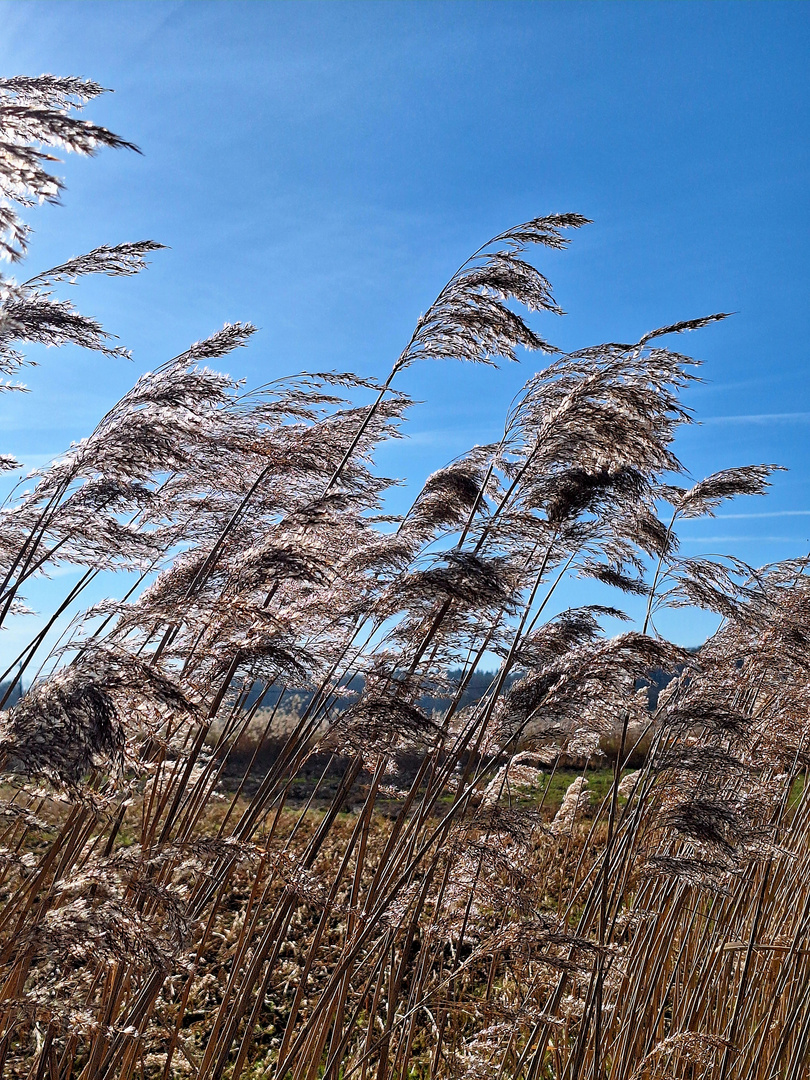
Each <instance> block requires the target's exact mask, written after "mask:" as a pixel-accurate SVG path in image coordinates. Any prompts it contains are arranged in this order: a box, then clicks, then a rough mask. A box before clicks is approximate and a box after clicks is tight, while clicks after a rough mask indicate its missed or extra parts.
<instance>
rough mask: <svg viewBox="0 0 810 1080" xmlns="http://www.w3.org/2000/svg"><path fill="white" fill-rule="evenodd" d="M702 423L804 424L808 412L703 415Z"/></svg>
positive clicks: (809, 414)
mask: <svg viewBox="0 0 810 1080" xmlns="http://www.w3.org/2000/svg"><path fill="white" fill-rule="evenodd" d="M700 419H701V423H703V424H804V423H807V421H808V420H810V412H773V413H740V414H739V415H737V416H704V417H702V418H700Z"/></svg>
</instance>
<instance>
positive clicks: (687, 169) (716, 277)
mask: <svg viewBox="0 0 810 1080" xmlns="http://www.w3.org/2000/svg"><path fill="white" fill-rule="evenodd" d="M809 37H810V7H809V6H808V5H807V4H804V3H798V2H791V0H785V2H780V0H767V2H757V0H747V2H737V0H734V2H725V0H712V2H702V0H675V2H668V0H659V2H655V0H645V2H640V0H630V2H620V0H610V2H601V0H588V2H577V0H547V2H532V0H515V2H509V0H497V2H486V0H484V2H477V0H433V2H431V0H418V2H417V0H404V2H399V0H362V2H352V0H327V2H317V0H294V2H291V0H252V2H240V0H193V2H172V0H155V2H150V0H138V2H135V3H131V2H128V0H116V2H114V3H113V2H111V0H81V2H79V3H74V2H70V0H61V2H57V3H51V2H44V0H23V2H18V0H0V60H1V61H2V62H1V63H0V68H2V71H3V73H5V74H18V73H24V74H39V73H41V72H44V71H49V72H53V73H57V74H75V75H81V76H84V77H87V78H92V79H95V80H97V81H99V82H101V83H103V84H104V85H105V86H108V87H111V88H112V89H114V90H115V94H114V95H109V96H107V97H105V98H102V99H100V100H99V101H97V102H96V103H94V104H93V105H92V106H91V108H90V112H89V115H90V116H91V117H92V119H94V120H96V121H97V122H100V123H103V124H105V125H106V126H108V127H111V128H112V129H113V130H115V131H117V132H118V133H120V134H121V135H123V136H124V137H125V138H127V139H131V140H133V141H134V142H136V143H137V144H138V145H139V146H140V147H141V148H142V150H143V157H138V156H136V155H134V154H127V153H123V152H117V153H112V152H107V153H104V154H102V155H101V156H100V157H99V158H97V159H96V160H94V161H86V160H68V161H66V162H65V163H64V165H63V166H62V167H61V170H60V171H61V173H62V174H63V175H64V177H65V178H66V181H67V184H68V191H67V193H66V195H65V198H64V206H63V207H59V208H50V207H45V208H43V209H40V210H37V211H35V212H34V213H33V215H32V218H31V219H32V221H33V224H34V227H35V229H36V234H35V237H34V243H33V245H32V254H31V260H30V263H29V266H30V267H31V272H32V273H33V272H35V271H38V270H41V269H44V268H45V267H47V266H50V265H53V264H54V263H57V262H61V261H63V260H64V259H65V258H66V257H68V256H70V255H74V254H78V253H80V252H81V251H84V250H88V249H90V248H92V247H95V246H97V245H98V244H101V243H113V242H119V241H123V240H135V239H145V238H150V239H155V240H159V241H161V242H163V243H165V244H168V245H170V248H171V250H169V251H165V252H160V253H158V254H157V255H156V257H155V259H154V263H153V266H152V268H151V270H150V271H149V272H148V274H146V275H142V276H141V277H140V278H137V279H134V280H130V281H127V280H123V281H120V280H119V281H109V280H107V279H103V280H100V281H98V282H95V281H92V280H90V281H88V282H87V283H86V284H83V285H82V286H81V288H80V289H79V290H76V292H75V298H76V300H77V303H78V304H79V306H80V308H81V310H83V311H85V312H86V313H88V314H94V315H98V316H100V317H101V319H102V321H103V322H104V323H105V325H106V326H107V328H108V329H109V330H111V331H113V332H115V333H117V334H119V335H120V337H121V339H122V342H123V343H124V344H125V345H127V346H128V347H129V348H131V349H132V350H133V356H134V360H133V363H132V364H128V363H126V362H123V361H113V362H111V361H105V360H103V359H100V358H99V357H98V356H96V355H92V354H89V355H81V354H80V353H78V352H69V351H67V350H63V351H61V352H50V353H45V354H43V355H42V357H41V360H42V364H41V366H40V367H39V368H37V369H35V370H34V371H33V372H31V374H30V377H29V378H27V382H28V384H29V385H30V386H31V388H32V390H33V391H34V393H33V394H32V395H30V396H28V397H26V398H21V397H19V396H14V397H5V398H3V399H2V400H0V433H2V439H3V447H2V451H3V452H4V453H13V454H16V455H17V456H18V457H19V458H20V459H21V460H22V461H24V462H26V463H31V464H37V463H39V462H41V461H44V460H47V459H48V458H50V457H51V456H53V455H56V454H58V453H59V452H60V451H61V450H62V449H64V447H65V446H66V445H67V444H68V443H69V442H70V441H71V440H73V439H77V438H80V437H82V436H83V435H85V434H87V433H88V432H89V431H90V430H91V429H92V427H93V425H94V423H95V421H96V420H97V419H98V418H99V417H100V416H101V415H102V414H103V413H104V412H105V410H106V409H107V408H109V406H110V405H111V404H112V402H113V401H115V400H116V399H117V398H118V397H119V396H120V395H121V394H122V393H123V392H124V391H125V390H126V389H127V388H128V387H129V386H130V385H131V383H132V381H133V380H134V378H135V377H136V376H137V375H138V374H139V373H141V372H142V371H145V370H148V369H150V368H152V367H154V366H155V365H156V364H158V363H160V362H162V361H163V360H165V359H166V358H168V357H170V356H172V355H174V354H176V353H177V352H179V351H181V350H182V349H183V348H184V347H185V346H186V345H187V344H188V343H190V342H191V341H194V340H196V339H199V338H201V337H204V336H205V335H207V334H208V333H209V332H211V331H212V330H214V329H215V328H216V327H217V326H218V325H220V324H221V323H223V322H225V321H232V320H236V319H249V320H252V321H253V322H255V323H256V324H257V325H258V326H259V327H260V328H261V334H260V335H259V336H258V337H257V338H255V339H254V344H253V345H252V346H251V348H250V350H248V351H241V352H239V353H238V354H236V356H235V357H232V358H229V359H230V361H231V362H230V365H229V370H230V371H231V373H232V374H234V375H238V376H242V377H244V378H246V379H247V381H248V383H261V382H265V381H267V380H269V379H272V378H276V377H278V376H280V375H285V374H293V373H295V372H296V371H299V370H301V369H310V370H311V369H319V370H324V369H327V368H339V369H342V370H358V371H360V372H362V373H365V374H371V375H377V376H379V375H385V374H387V372H388V370H389V369H390V366H391V363H392V360H393V359H394V358H395V357H396V356H397V354H398V353H399V351H400V349H401V348H402V345H403V343H404V342H405V341H407V339H408V337H409V334H410V331H411V329H412V326H413V323H414V321H415V319H416V317H417V316H418V314H419V312H420V311H422V310H424V308H425V307H427V305H428V304H429V303H430V301H431V300H432V298H433V297H434V296H435V294H436V293H437V292H438V290H439V289H440V288H441V286H442V285H443V283H444V281H445V280H446V278H447V277H448V276H449V274H450V273H452V271H453V270H454V269H455V267H456V266H457V265H458V264H459V263H460V262H461V261H462V260H463V259H464V258H465V256H466V255H468V254H470V253H471V252H472V251H473V250H474V249H475V248H476V247H477V246H478V245H479V244H480V243H481V242H482V241H484V240H485V239H487V238H488V237H489V236H491V235H493V234H495V233H497V232H499V231H501V230H502V229H504V228H506V227H508V226H510V225H513V224H515V223H516V222H518V221H521V220H524V219H526V218H529V217H532V216H535V215H538V214H543V213H548V212H554V211H569V210H571V211H577V212H579V213H583V214H585V215H587V216H588V217H590V218H593V219H594V224H593V225H591V226H589V227H588V228H587V229H584V230H582V231H581V232H580V233H578V234H577V235H576V237H575V239H574V241H573V243H572V246H571V248H570V249H569V250H568V251H567V252H565V253H551V254H546V253H542V254H541V256H540V258H539V261H538V265H539V266H540V267H541V269H542V270H543V271H544V272H545V273H546V274H547V276H548V277H550V279H551V280H552V282H553V283H554V286H555V293H556V295H557V297H558V299H559V301H560V302H561V304H562V306H563V307H564V308H565V309H566V311H568V312H569V314H568V315H567V316H566V318H565V319H562V320H552V319H551V318H547V319H546V320H545V321H543V320H542V319H541V320H540V321H539V322H538V324H537V327H538V330H539V332H540V333H541V334H543V335H544V336H546V337H548V338H550V339H551V340H552V341H554V342H555V343H556V344H558V345H560V346H561V347H564V348H573V347H579V346H583V345H586V344H591V343H594V342H596V341H604V340H623V341H629V340H631V339H634V338H635V337H636V336H638V335H640V334H641V333H643V332H644V331H646V330H648V329H650V328H652V327H655V326H659V325H663V324H667V323H669V322H672V321H675V320H678V319H683V318H690V317H694V316H697V315H702V314H707V313H710V312H713V311H717V310H726V311H734V312H736V313H737V314H736V315H735V317H734V318H733V319H729V320H727V321H726V322H725V323H723V324H720V325H715V326H712V327H709V328H707V329H705V330H703V331H702V332H700V334H696V335H694V336H692V337H690V338H689V339H688V343H683V344H684V345H685V347H687V348H689V349H690V350H691V351H692V352H693V353H694V354H695V355H696V356H699V357H701V358H702V359H703V360H705V369H704V372H703V374H704V376H705V377H706V379H707V380H708V381H707V383H706V384H705V385H703V386H701V387H697V388H695V389H693V390H691V391H690V393H689V397H688V402H689V404H690V405H692V406H693V407H694V408H695V410H696V412H697V416H698V418H699V419H701V420H702V421H703V424H702V426H700V427H695V428H694V429H692V430H690V431H688V432H686V433H685V434H684V437H683V438H682V440H681V442H680V444H679V447H678V449H679V452H680V455H681V457H682V458H683V460H684V461H685V463H686V465H687V466H688V467H689V469H690V470H691V472H692V473H693V474H694V475H695V476H696V477H697V476H700V475H703V474H704V473H706V472H710V471H713V470H715V469H718V468H722V467H725V466H729V465H735V464H745V463H749V462H760V461H769V462H771V461H772V462H780V463H782V464H784V465H786V466H788V467H789V470H790V471H789V472H788V473H785V474H780V475H779V476H778V477H777V479H776V482H775V485H774V490H773V493H772V494H771V495H770V496H769V497H768V498H767V499H766V500H743V501H741V502H740V503H739V504H738V505H735V506H734V507H731V508H729V509H728V510H727V511H726V512H725V513H724V514H723V515H721V516H719V517H718V518H717V519H715V520H713V521H708V522H706V523H689V524H688V525H687V526H685V527H684V530H683V535H684V538H685V539H684V548H685V550H686V551H688V552H690V553H692V552H694V553H698V552H700V551H718V550H720V551H725V552H729V553H731V554H735V555H737V556H739V557H740V558H743V559H745V560H746V561H749V562H751V563H754V564H761V563H764V562H766V561H770V560H774V559H779V558H785V557H788V556H791V555H796V554H799V553H803V552H805V551H807V550H808V549H810V471H809V470H808V443H807V434H808V432H809V431H810V392H808V380H807V378H806V375H805V370H806V365H807V361H808V345H807V342H808V341H809V340H810V334H808V325H807V324H808V320H809V319H810V310H809V309H808V303H807V297H808V285H810V280H809V279H810V258H808V236H807V231H808V230H807V227H808V216H809V215H808V199H807V189H808V172H809V171H810V168H809V167H810V142H809V141H808V137H807V136H808V109H809V108H810V80H808V79H807V77H806V64H807V55H808V38H809ZM679 344H681V343H679ZM532 371H533V361H532V359H531V358H529V359H528V360H527V361H526V362H525V363H524V364H521V365H520V366H516V367H509V368H502V369H501V370H499V371H492V370H489V369H472V368H470V367H461V366H459V365H436V366H433V367H426V366H421V367H419V368H416V369H413V370H411V371H410V372H407V373H406V374H405V375H404V376H403V378H402V381H401V383H400V385H401V386H402V387H403V388H404V389H406V390H408V391H409V392H411V393H412V394H414V395H415V396H416V397H417V398H419V399H420V400H423V401H424V402H425V404H424V405H422V406H421V407H420V408H418V409H416V410H415V411H414V413H413V417H412V422H411V432H412V433H411V440H410V442H409V443H408V444H407V452H406V454H405V455H404V456H403V454H402V448H401V444H400V445H399V446H398V447H397V452H396V458H395V457H394V455H393V454H392V455H391V456H388V455H387V454H384V455H383V457H382V459H381V465H382V467H383V468H385V469H386V470H388V471H393V472H395V473H396V474H397V475H401V476H405V477H407V479H408V480H409V482H410V483H411V484H413V485H415V484H416V483H418V482H419V481H420V480H421V479H423V478H424V476H425V475H426V474H427V473H429V472H430V471H432V470H433V469H434V468H437V467H438V466H439V465H441V464H443V463H444V462H445V461H447V460H448V459H450V458H452V457H454V456H455V455H456V454H457V453H459V452H461V451H463V450H464V449H466V448H467V447H468V446H470V445H472V444H473V443H476V442H484V441H487V440H489V439H491V438H494V437H496V436H497V434H498V432H499V431H500V429H501V426H502V420H503V415H504V412H505V410H506V408H507V406H508V403H509V401H510V400H511V398H512V397H513V395H514V394H515V392H516V391H517V390H518V389H519V387H520V386H521V385H522V383H523V382H524V381H525V380H526V379H527V378H528V377H529V376H530V375H531V373H532ZM57 584H58V582H55V583H54V585H57ZM32 600H33V602H34V606H38V600H39V597H38V596H33V597H32ZM39 603H40V604H41V605H44V603H45V602H44V600H42V601H39ZM29 625H33V624H29ZM707 626H708V623H706V622H705V621H701V620H699V619H697V620H696V619H691V620H686V621H685V620H684V618H683V617H680V618H679V619H676V620H673V621H672V622H671V624H668V625H667V626H664V628H665V629H667V628H668V629H670V630H671V632H672V633H673V634H674V635H675V636H676V637H678V638H679V639H681V640H684V641H685V642H686V643H691V642H692V641H695V640H699V638H700V636H701V635H702V633H703V632H704V631H705V629H706V627H707ZM15 633H16V632H14V631H12V638H11V639H8V640H9V641H10V642H11V640H12V639H13V637H14V634H15Z"/></svg>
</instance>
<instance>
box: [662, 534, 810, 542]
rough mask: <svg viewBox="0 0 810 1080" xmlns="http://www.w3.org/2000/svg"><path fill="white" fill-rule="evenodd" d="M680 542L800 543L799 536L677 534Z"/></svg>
mask: <svg viewBox="0 0 810 1080" xmlns="http://www.w3.org/2000/svg"><path fill="white" fill-rule="evenodd" d="M678 539H679V540H680V542H681V543H682V544H802V543H806V542H807V540H806V538H805V537H801V536H734V535H732V534H728V535H726V536H679V537H678Z"/></svg>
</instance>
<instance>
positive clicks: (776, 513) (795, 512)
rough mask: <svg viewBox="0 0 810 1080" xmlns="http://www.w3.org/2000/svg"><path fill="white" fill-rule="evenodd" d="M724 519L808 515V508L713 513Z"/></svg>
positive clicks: (743, 519) (741, 519) (744, 519)
mask: <svg viewBox="0 0 810 1080" xmlns="http://www.w3.org/2000/svg"><path fill="white" fill-rule="evenodd" d="M714 516H715V518H717V519H719V518H722V519H723V520H724V521H748V520H750V519H751V518H775V517H810V510H763V511H760V512H759V513H756V514H715V515H714Z"/></svg>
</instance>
